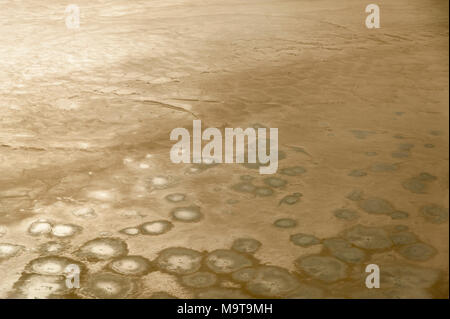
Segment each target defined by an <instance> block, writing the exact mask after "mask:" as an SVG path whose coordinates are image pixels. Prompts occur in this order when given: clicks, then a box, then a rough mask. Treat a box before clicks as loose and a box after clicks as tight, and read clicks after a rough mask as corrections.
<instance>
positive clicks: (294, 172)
mask: <svg viewBox="0 0 450 319" xmlns="http://www.w3.org/2000/svg"><path fill="white" fill-rule="evenodd" d="M280 173H281V174H283V175H288V176H298V175H302V174H304V173H306V169H305V168H304V167H301V166H294V167H287V168H283V169H282V170H281V171H280Z"/></svg>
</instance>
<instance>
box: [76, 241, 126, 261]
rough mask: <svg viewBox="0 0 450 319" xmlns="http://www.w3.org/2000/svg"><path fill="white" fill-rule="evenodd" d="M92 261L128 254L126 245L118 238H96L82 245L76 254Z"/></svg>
mask: <svg viewBox="0 0 450 319" xmlns="http://www.w3.org/2000/svg"><path fill="white" fill-rule="evenodd" d="M76 254H77V255H78V256H79V257H82V258H86V259H89V260H93V261H98V260H107V259H111V258H116V257H122V256H125V255H126V254H128V247H127V244H126V243H125V242H124V241H123V240H121V239H119V238H96V239H93V240H90V241H88V242H86V243H84V244H83V245H82V246H81V247H80V249H79V250H78V251H77V252H76Z"/></svg>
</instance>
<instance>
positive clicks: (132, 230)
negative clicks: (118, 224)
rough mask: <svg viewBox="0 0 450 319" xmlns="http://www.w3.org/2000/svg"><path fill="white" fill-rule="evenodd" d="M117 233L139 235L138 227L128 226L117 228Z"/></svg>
mask: <svg viewBox="0 0 450 319" xmlns="http://www.w3.org/2000/svg"><path fill="white" fill-rule="evenodd" d="M119 233H122V234H125V235H128V236H136V235H139V228H136V227H128V228H124V229H121V230H119Z"/></svg>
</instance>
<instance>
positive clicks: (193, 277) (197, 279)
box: [181, 271, 217, 288]
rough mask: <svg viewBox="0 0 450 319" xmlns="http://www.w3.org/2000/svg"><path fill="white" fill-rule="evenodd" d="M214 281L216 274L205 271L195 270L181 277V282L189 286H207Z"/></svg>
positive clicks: (212, 284) (213, 283)
mask: <svg viewBox="0 0 450 319" xmlns="http://www.w3.org/2000/svg"><path fill="white" fill-rule="evenodd" d="M216 282H217V276H216V275H215V274H213V273H210V272H205V271H200V272H196V273H193V274H190V275H186V276H183V277H182V278H181V283H182V284H183V285H185V286H187V287H190V288H207V287H211V286H214V285H215V284H216Z"/></svg>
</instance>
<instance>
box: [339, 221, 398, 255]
mask: <svg viewBox="0 0 450 319" xmlns="http://www.w3.org/2000/svg"><path fill="white" fill-rule="evenodd" d="M344 237H345V238H346V239H347V240H348V241H349V242H351V243H352V244H353V245H355V246H356V247H359V248H364V249H369V250H381V249H387V248H390V247H391V246H392V242H391V240H390V239H389V235H388V233H387V232H386V231H385V230H384V229H382V228H376V227H366V226H362V225H357V226H355V227H352V228H350V229H349V230H347V231H346V232H345V233H344Z"/></svg>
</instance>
